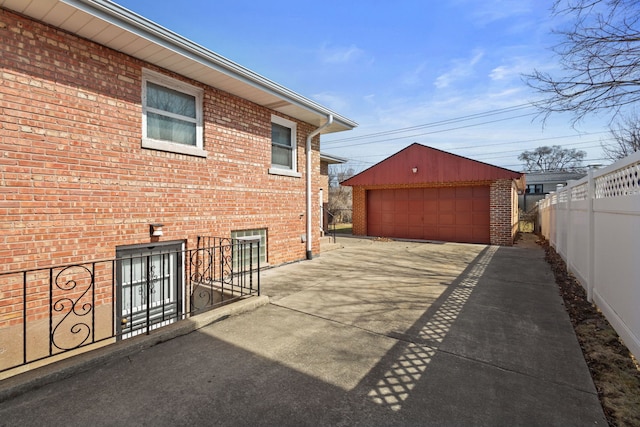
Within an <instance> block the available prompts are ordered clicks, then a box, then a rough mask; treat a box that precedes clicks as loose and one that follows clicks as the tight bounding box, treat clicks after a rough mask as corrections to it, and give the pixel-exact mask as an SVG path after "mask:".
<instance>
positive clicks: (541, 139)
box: [355, 131, 612, 159]
mask: <svg viewBox="0 0 640 427" xmlns="http://www.w3.org/2000/svg"><path fill="white" fill-rule="evenodd" d="M603 133H609V131H603V132H586V133H583V134H580V135H578V136H591V135H599V134H603ZM572 137H576V135H563V136H552V137H548V138H536V139H523V140H520V141H509V142H497V143H494V144H478V145H468V146H463V147H455V148H454V150H464V149H469V148H484V147H494V146H499V145H514V144H522V143H530V142H540V141H551V140H555V139H563V138H572ZM609 139H612V138H606V139H605V140H604V141H606V140H609ZM600 141H602V140H600ZM592 142H596V140H589V141H583V142H574V143H567V144H562V146H573V145H583V144H589V143H592ZM586 148H588V147H586ZM521 150H522V149H518V150H510V151H506V152H517V151H521ZM500 152H501V153H504V152H505V151H500ZM485 154H491V153H485ZM380 156H382V155H381V154H371V155H367V156H356V157H355V158H358V159H361V158H367V157H380Z"/></svg>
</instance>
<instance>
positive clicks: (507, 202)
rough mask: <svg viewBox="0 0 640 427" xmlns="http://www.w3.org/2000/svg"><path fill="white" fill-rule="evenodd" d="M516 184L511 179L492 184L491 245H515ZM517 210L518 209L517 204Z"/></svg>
mask: <svg viewBox="0 0 640 427" xmlns="http://www.w3.org/2000/svg"><path fill="white" fill-rule="evenodd" d="M513 189H514V183H513V181H512V180H510V179H501V180H498V181H494V182H493V183H491V187H490V196H489V197H490V202H489V203H490V209H491V223H490V231H491V244H492V245H503V246H510V245H512V244H513V237H514V234H513V233H514V228H513V223H512V221H513V209H514V206H513V205H512V199H513ZM515 208H516V209H517V202H516V206H515Z"/></svg>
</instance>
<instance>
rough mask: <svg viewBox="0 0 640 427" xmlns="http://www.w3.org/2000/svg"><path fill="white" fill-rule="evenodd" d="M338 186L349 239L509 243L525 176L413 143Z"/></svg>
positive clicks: (514, 227) (515, 225)
mask: <svg viewBox="0 0 640 427" xmlns="http://www.w3.org/2000/svg"><path fill="white" fill-rule="evenodd" d="M342 185H347V186H351V187H352V188H353V234H354V235H368V236H382V237H395V238H406V239H421V240H440V241H451V242H468V243H485V244H494V245H511V244H513V239H514V236H515V233H516V231H517V222H518V198H517V195H518V192H519V191H523V190H524V175H523V174H521V173H519V172H514V171H511V170H508V169H504V168H500V167H497V166H492V165H489V164H487V163H482V162H478V161H475V160H472V159H468V158H465V157H461V156H457V155H455V154H451V153H447V152H444V151H440V150H437V149H435V148H431V147H427V146H424V145H420V144H412V145H410V146H408V147H407V148H405V149H403V150H401V151H399V152H398V153H396V154H394V155H392V156H390V157H389V158H387V159H385V160H383V161H381V162H380V163H378V164H376V165H374V166H372V167H370V168H369V169H367V170H365V171H363V172H361V173H359V174H358V175H355V176H354V177H352V178H350V179H348V180H346V181H344V182H342Z"/></svg>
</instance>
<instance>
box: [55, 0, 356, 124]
mask: <svg viewBox="0 0 640 427" xmlns="http://www.w3.org/2000/svg"><path fill="white" fill-rule="evenodd" d="M60 1H61V2H62V3H65V4H67V5H69V6H72V7H74V8H76V9H78V10H81V11H83V12H85V13H87V14H89V15H92V16H95V17H97V18H99V19H102V20H104V21H106V22H109V23H110V24H112V25H115V26H117V27H120V28H122V29H124V30H126V31H129V32H131V33H133V34H135V35H136V36H138V37H141V38H144V39H146V40H149V41H150V42H152V43H155V44H158V45H160V46H162V47H163V48H165V49H168V50H171V51H172V52H175V53H177V54H180V55H182V56H184V57H186V58H188V59H190V60H192V61H195V62H198V63H200V64H202V65H204V66H206V67H209V68H212V69H214V70H216V71H218V72H221V73H223V74H225V75H228V76H229V77H232V78H234V79H236V80H239V81H242V82H243V83H245V84H248V85H251V86H253V87H255V88H257V89H259V90H261V91H264V92H267V93H270V94H272V95H274V96H277V97H278V98H281V99H284V100H286V101H287V102H290V103H292V104H295V105H297V106H298V107H301V108H304V109H306V110H308V111H310V112H312V113H314V114H318V115H320V116H323V117H328V116H329V115H333V116H334V120H336V121H339V122H341V123H342V125H343V126H345V127H346V128H348V129H352V128H354V127H356V126H358V124H357V123H356V122H354V121H353V120H350V119H348V118H346V117H344V116H341V115H339V114H337V113H335V112H333V111H331V110H330V109H328V108H326V107H323V106H322V105H320V104H318V103H316V102H314V101H312V100H310V99H308V98H305V97H304V96H302V95H299V94H297V93H295V92H293V91H291V90H289V89H287V88H285V87H284V86H281V85H279V84H278V83H275V82H273V81H271V80H269V79H267V78H266V77H263V76H261V75H259V74H257V73H255V72H253V71H251V70H249V69H248V68H245V67H243V66H241V65H239V64H237V63H235V62H233V61H231V60H229V59H227V58H225V57H223V56H221V55H218V54H217V53H215V52H213V51H211V50H209V49H206V48H205V47H203V46H201V45H198V44H197V43H194V42H192V41H191V40H189V39H187V38H185V37H183V36H181V35H179V34H177V33H174V32H173V31H171V30H168V29H166V28H164V27H162V26H160V25H158V24H156V23H154V22H153V21H150V20H149V19H147V18H144V17H143V16H140V15H138V14H136V13H134V12H132V11H130V10H128V9H126V8H124V7H122V6H120V5H118V4H116V3H113V2H111V1H107V0H60Z"/></svg>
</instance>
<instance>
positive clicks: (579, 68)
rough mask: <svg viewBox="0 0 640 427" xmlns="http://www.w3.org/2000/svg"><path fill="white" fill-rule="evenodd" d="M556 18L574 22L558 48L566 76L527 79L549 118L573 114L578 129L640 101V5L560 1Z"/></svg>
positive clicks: (620, 0)
mask: <svg viewBox="0 0 640 427" xmlns="http://www.w3.org/2000/svg"><path fill="white" fill-rule="evenodd" d="M553 13H554V14H556V15H562V16H564V17H570V18H571V19H572V22H573V23H572V25H571V26H570V27H569V28H568V29H566V30H561V31H556V33H557V34H558V35H559V36H560V37H561V39H562V41H561V42H560V43H559V44H558V45H557V46H556V47H554V48H553V51H554V52H555V53H557V54H558V55H559V56H560V64H561V65H562V68H563V70H564V75H563V76H558V77H556V76H552V75H550V74H548V73H546V72H542V71H538V70H535V71H534V72H533V74H529V75H525V76H524V78H525V80H526V81H527V84H528V85H529V86H531V87H532V88H534V89H536V90H537V91H538V93H539V94H541V95H542V96H543V98H544V99H543V100H542V101H540V102H538V103H535V105H536V106H537V107H538V109H539V110H540V112H541V113H542V114H543V115H544V118H547V117H548V116H549V114H551V113H554V112H570V113H573V117H574V120H573V122H574V124H575V123H576V122H577V121H579V120H580V119H582V118H584V116H585V115H587V114H589V113H594V112H598V111H611V110H613V116H616V115H617V114H618V113H619V112H620V109H621V108H622V107H624V106H626V105H629V104H633V103H636V102H638V101H640V0H556V2H555V3H554V6H553Z"/></svg>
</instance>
